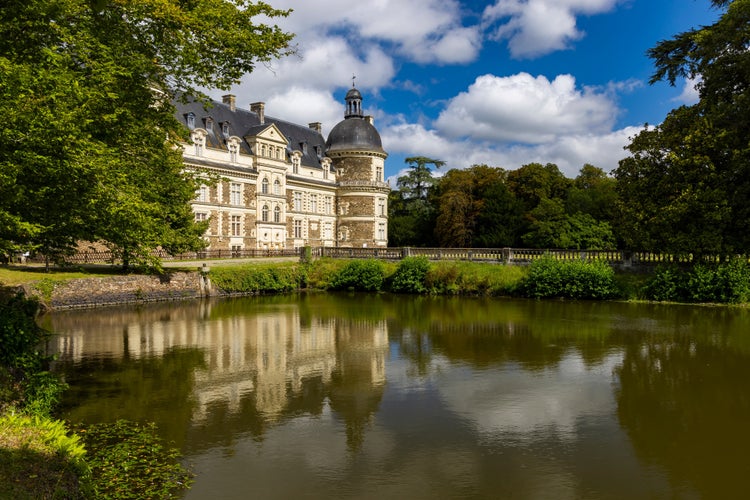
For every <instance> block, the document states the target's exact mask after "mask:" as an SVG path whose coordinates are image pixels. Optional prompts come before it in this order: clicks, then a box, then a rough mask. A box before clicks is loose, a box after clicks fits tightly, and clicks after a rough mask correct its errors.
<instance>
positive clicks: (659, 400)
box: [44, 294, 750, 499]
mask: <svg viewBox="0 0 750 500" xmlns="http://www.w3.org/2000/svg"><path fill="white" fill-rule="evenodd" d="M44 323H45V326H47V327H48V328H50V329H52V330H53V331H55V332H57V333H59V336H56V337H54V338H53V340H51V341H50V345H49V349H50V351H52V352H55V353H57V354H58V355H59V361H58V362H57V363H56V365H55V369H56V370H57V371H59V372H60V373H62V374H63V375H64V377H65V379H66V381H67V382H68V383H69V384H70V386H71V388H70V390H69V391H68V392H67V393H66V399H65V401H64V415H63V416H64V417H65V418H67V419H69V420H71V421H73V422H89V423H93V422H102V421H114V420H116V419H119V418H127V419H130V420H136V421H154V422H156V423H157V425H158V426H159V429H160V431H161V433H162V434H163V436H164V437H165V438H166V439H167V440H169V441H171V442H172V443H173V444H174V445H175V446H177V447H178V448H180V449H181V450H182V452H183V454H184V457H185V463H186V464H187V465H188V466H189V467H190V468H191V469H192V470H193V471H194V472H195V474H196V481H195V484H194V486H193V488H192V489H191V490H190V491H189V492H188V493H187V494H186V495H185V498H188V499H204V498H222V499H235V498H237V499H239V498H243V499H244V498H294V497H299V498H384V497H389V498H409V499H420V498H430V499H434V498H523V499H543V498H550V499H567V498H577V499H578V498H596V499H607V498H612V499H628V498H688V499H689V498H740V497H744V495H745V494H747V492H748V490H750V486H748V484H747V478H748V477H750V311H748V310H746V309H743V308H724V307H721V308H718V307H717V308H712V307H696V306H684V305H655V304H631V303H616V302H563V301H532V300H510V299H470V298H426V297H410V296H392V295H331V294H308V295H294V296H284V297H266V298H262V297H261V298H258V297H255V298H238V299H225V300H211V301H203V302H199V301H196V302H182V303H161V304H152V305H145V306H137V307H136V306H129V307H119V308H107V309H98V310H83V311H67V312H57V313H53V314H50V315H48V316H47V317H45V318H44Z"/></svg>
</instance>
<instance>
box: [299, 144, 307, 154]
mask: <svg viewBox="0 0 750 500" xmlns="http://www.w3.org/2000/svg"><path fill="white" fill-rule="evenodd" d="M299 145H300V147H301V148H302V154H303V155H306V154H307V143H306V142H300V143H299Z"/></svg>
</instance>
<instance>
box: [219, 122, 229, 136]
mask: <svg viewBox="0 0 750 500" xmlns="http://www.w3.org/2000/svg"><path fill="white" fill-rule="evenodd" d="M221 133H222V135H223V136H224V138H225V139H226V138H227V137H229V122H221Z"/></svg>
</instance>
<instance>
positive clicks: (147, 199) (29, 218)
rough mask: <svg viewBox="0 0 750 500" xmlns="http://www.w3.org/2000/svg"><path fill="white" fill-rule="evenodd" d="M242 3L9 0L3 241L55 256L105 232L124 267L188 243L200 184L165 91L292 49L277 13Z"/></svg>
mask: <svg viewBox="0 0 750 500" xmlns="http://www.w3.org/2000/svg"><path fill="white" fill-rule="evenodd" d="M287 14H288V12H287V11H280V10H276V9H273V8H272V7H270V6H268V5H267V4H264V3H262V2H259V3H253V2H249V1H245V0H205V1H201V2H179V1H177V0H138V1H125V0H96V1H85V0H52V1H38V0H32V1H20V0H9V1H6V2H4V3H3V6H2V7H0V113H2V115H3V117H4V119H5V120H6V122H7V123H12V124H13V126H12V127H5V128H3V130H2V131H0V251H2V252H8V251H16V250H24V249H25V250H32V251H39V252H42V253H43V254H44V255H46V256H47V257H49V258H51V259H52V260H63V259H64V258H65V256H66V255H67V254H68V253H69V252H71V251H72V249H73V247H74V245H75V244H76V242H77V241H80V240H89V241H103V242H105V243H107V244H109V245H110V246H111V247H112V249H113V250H115V251H116V252H118V254H119V255H120V256H121V257H122V260H123V264H124V266H125V267H127V266H128V265H131V264H150V265H157V264H158V262H157V261H156V260H154V259H153V258H151V256H150V251H151V250H152V249H155V248H157V247H161V248H163V249H165V250H167V251H169V252H172V253H175V252H179V251H185V250H196V249H198V248H200V247H201V246H202V245H203V244H204V243H203V240H202V238H201V236H202V234H203V231H204V230H205V225H199V224H195V223H194V221H193V215H192V213H191V210H190V207H189V201H190V200H191V199H193V198H194V193H195V189H196V188H197V183H196V181H195V179H193V178H192V176H190V175H188V174H186V173H185V172H184V171H183V165H182V158H181V154H180V150H179V149H178V148H177V147H176V146H177V144H178V142H179V141H180V140H181V139H182V138H184V134H185V131H184V130H183V128H182V126H181V125H180V124H179V123H178V121H177V120H176V119H175V117H174V106H173V105H172V102H173V99H175V98H177V97H178V96H181V95H201V94H200V90H201V89H211V88H222V89H225V88H228V87H229V86H231V85H232V84H234V83H236V82H237V81H238V80H239V78H240V77H241V76H242V75H244V74H246V73H247V72H249V71H251V70H252V69H253V68H254V66H255V64H257V63H258V62H263V61H269V60H271V59H272V58H274V57H277V56H280V55H284V54H286V53H288V51H289V49H288V46H289V42H290V40H291V35H289V34H287V33H284V32H283V31H281V30H280V29H279V28H278V27H276V26H270V25H267V24H263V23H262V22H258V20H260V19H263V18H265V19H273V18H275V17H279V16H285V15H287Z"/></svg>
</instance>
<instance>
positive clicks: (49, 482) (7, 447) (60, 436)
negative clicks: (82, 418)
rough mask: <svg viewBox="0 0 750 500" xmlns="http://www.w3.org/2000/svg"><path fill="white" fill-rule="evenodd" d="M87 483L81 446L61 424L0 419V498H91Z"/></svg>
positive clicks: (6, 416)
mask: <svg viewBox="0 0 750 500" xmlns="http://www.w3.org/2000/svg"><path fill="white" fill-rule="evenodd" d="M91 480H92V478H91V471H90V469H89V467H88V465H87V463H86V461H85V449H84V446H83V444H82V443H81V440H80V438H79V437H78V436H77V435H69V433H68V429H67V427H66V425H65V424H64V423H63V422H61V421H59V420H50V419H49V418H46V417H40V416H30V415H24V414H19V413H14V412H6V413H5V414H3V415H2V416H0V497H2V498H15V499H37V498H70V499H75V498H81V499H83V498H92V497H93V489H92V486H91Z"/></svg>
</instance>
